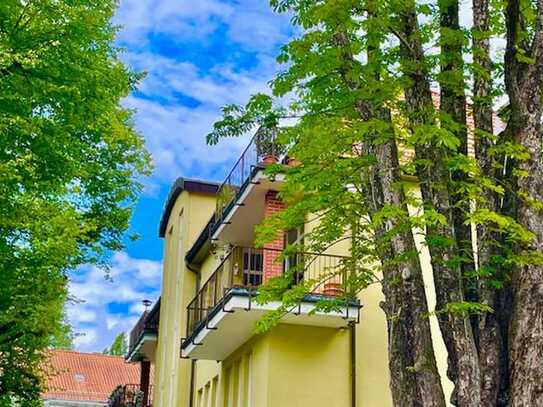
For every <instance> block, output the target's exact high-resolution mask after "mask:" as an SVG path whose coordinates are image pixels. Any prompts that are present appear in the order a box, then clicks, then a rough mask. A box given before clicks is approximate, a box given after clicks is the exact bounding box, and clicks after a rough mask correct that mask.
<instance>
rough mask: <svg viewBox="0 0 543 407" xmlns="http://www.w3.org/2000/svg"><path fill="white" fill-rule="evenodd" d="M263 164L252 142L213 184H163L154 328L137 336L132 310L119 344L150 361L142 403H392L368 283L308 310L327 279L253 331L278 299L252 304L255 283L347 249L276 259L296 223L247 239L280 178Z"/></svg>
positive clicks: (317, 267) (314, 265)
mask: <svg viewBox="0 0 543 407" xmlns="http://www.w3.org/2000/svg"><path fill="white" fill-rule="evenodd" d="M252 143H254V140H253V141H252ZM266 160H269V157H262V156H261V154H259V152H258V151H256V153H255V154H252V156H251V145H250V146H249V147H248V149H247V150H246V151H245V152H244V153H243V155H242V156H241V157H240V160H239V161H238V162H237V164H236V166H234V169H233V170H232V172H231V174H230V175H229V177H228V178H227V180H226V181H225V182H224V183H223V184H221V185H217V184H214V183H210V182H205V181H197V180H189V179H182V178H180V179H178V180H177V181H176V182H175V184H174V185H173V187H172V190H171V192H170V195H169V197H168V200H167V202H166V204H165V210H164V213H163V216H162V219H161V224H160V236H161V237H163V238H164V270H163V280H162V293H161V298H160V303H159V305H158V306H159V324H158V328H157V327H150V328H149V330H148V331H149V332H147V331H146V329H145V318H144V317H142V323H141V324H140V325H141V326H142V327H143V328H141V329H140V331H141V332H140V331H135V332H134V331H133V333H132V335H131V340H130V346H129V348H130V351H129V356H128V358H129V360H131V361H148V362H149V361H150V362H151V363H152V364H153V365H154V381H155V383H154V389H153V394H152V395H150V396H149V399H150V400H149V404H151V402H152V405H153V406H155V407H170V406H179V407H234V406H235V407H282V406H292V407H298V406H300V407H302V406H304V407H305V406H312V407H313V406H316V407H319V406H323V407H324V406H327V407H329V406H333V407H373V406H376V407H379V406H383V407H386V406H391V405H392V399H391V395H390V390H389V385H388V384H389V383H388V382H389V376H388V352H387V343H388V341H387V326H386V320H385V314H384V312H383V311H382V310H381V308H380V305H379V304H380V302H381V301H383V299H384V298H383V295H382V292H381V287H380V286H379V285H378V284H374V285H371V286H370V287H368V288H366V289H365V290H363V291H362V292H360V293H358V294H357V297H356V298H350V299H348V300H347V299H346V300H345V303H344V305H343V306H342V307H341V309H339V310H335V311H333V312H328V313H325V312H322V311H318V310H315V304H316V302H317V301H319V300H321V299H323V298H327V297H342V295H343V293H342V291H341V290H342V289H341V287H342V281H343V280H342V276H341V275H339V276H334V277H331V279H330V280H329V281H328V282H325V283H324V284H322V285H320V286H319V287H315V289H314V290H313V291H312V293H311V294H310V295H308V296H306V297H304V299H303V301H301V302H300V304H299V305H298V306H297V307H294V308H293V309H289V310H287V311H286V312H285V315H284V317H283V318H282V320H281V323H280V324H279V325H278V326H276V327H274V328H272V329H271V330H269V331H268V332H266V333H264V334H256V333H255V330H254V328H255V323H256V321H258V320H259V319H260V318H262V317H263V316H264V315H265V314H266V312H268V311H270V310H274V309H277V307H279V306H280V304H279V303H275V302H271V303H268V304H258V303H256V302H255V301H254V294H255V293H256V291H257V290H258V286H259V285H261V284H264V283H266V281H267V280H269V279H270V278H272V277H274V276H277V275H278V274H280V273H284V272H287V270H297V269H296V268H295V266H296V265H297V264H300V261H302V260H301V259H302V257H303V262H304V271H303V272H301V273H300V272H295V273H294V278H299V279H308V280H309V279H311V278H314V277H316V276H318V275H322V273H329V272H330V271H331V270H332V271H333V270H334V269H335V268H337V267H339V264H340V263H341V261H342V256H348V255H349V245H348V244H346V243H343V244H342V245H341V246H339V245H338V246H336V247H333V248H331V249H329V250H328V251H327V252H326V253H323V254H311V253H304V254H303V255H300V257H298V256H297V255H295V256H290V257H287V258H286V259H282V260H281V261H279V260H278V258H279V254H280V251H281V249H282V248H283V247H284V246H285V245H286V244H288V243H292V242H295V241H296V239H298V238H300V237H302V236H303V231H291V232H289V233H284V232H282V231H278V237H277V239H276V240H275V241H274V242H271V243H270V244H269V245H267V246H265V247H264V248H261V249H256V248H254V247H253V246H254V244H253V242H254V227H255V225H257V224H258V223H260V222H261V221H262V220H263V219H264V218H265V217H266V216H269V215H270V214H272V213H274V212H276V211H278V210H281V205H282V204H281V202H280V201H279V200H278V198H277V196H276V191H279V190H280V188H281V182H282V179H281V176H276V177H274V178H272V179H270V178H269V177H268V176H267V175H266V173H265V172H264V167H265V165H266ZM413 189H414V191H415V192H416V189H417V187H416V185H415V184H414V185H413ZM306 228H311V225H307V226H306ZM415 236H416V243H417V245H418V248H419V251H420V253H421V259H422V261H423V264H424V266H425V267H424V279H425V285H426V291H427V297H428V303H429V304H428V305H429V309H434V308H435V290H434V288H433V279H432V272H431V267H430V262H429V254H428V252H427V250H426V248H425V247H423V245H422V241H421V237H420V234H419V233H415ZM305 265H307V267H306V266H305ZM289 267H294V268H292V269H289ZM332 274H333V273H332ZM431 328H432V337H433V340H434V350H435V353H436V357H437V362H438V368H439V370H440V374H441V376H442V381H443V387H444V390H445V392H446V395H447V398H449V396H450V393H451V391H452V384H451V383H450V382H449V381H448V379H447V378H446V374H445V373H446V368H447V366H446V360H447V353H446V349H445V346H444V344H443V340H442V338H441V335H440V332H439V327H438V325H437V321H436V320H435V317H431ZM135 329H136V328H135Z"/></svg>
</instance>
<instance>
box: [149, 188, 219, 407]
mask: <svg viewBox="0 0 543 407" xmlns="http://www.w3.org/2000/svg"><path fill="white" fill-rule="evenodd" d="M214 209H215V197H214V196H210V195H203V194H195V193H188V192H187V191H183V192H182V193H181V194H180V195H179V197H178V198H177V200H176V202H175V205H174V207H173V209H172V211H171V214H170V217H169V220H168V225H167V227H166V236H165V238H164V266H163V267H164V269H163V277H162V299H161V304H160V324H159V337H158V338H159V339H158V344H157V354H156V355H157V356H156V361H157V362H156V366H155V393H154V401H153V405H154V406H157V407H170V406H188V405H189V404H188V403H189V384H190V363H191V362H190V361H187V360H184V359H180V357H179V347H180V338H181V337H182V336H184V335H185V330H186V317H187V314H186V312H185V310H186V307H187V304H188V302H189V301H190V300H191V299H192V298H193V296H194V292H195V289H196V275H195V273H194V272H192V271H190V270H188V269H187V267H186V264H185V253H186V251H187V250H188V249H189V248H190V247H191V245H192V244H193V243H194V241H195V240H196V238H197V237H198V235H199V233H200V232H201V230H202V228H203V227H204V225H205V224H206V222H207V221H208V220H209V218H210V217H211V214H212V213H213V210H214Z"/></svg>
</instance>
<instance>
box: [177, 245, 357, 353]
mask: <svg viewBox="0 0 543 407" xmlns="http://www.w3.org/2000/svg"><path fill="white" fill-rule="evenodd" d="M347 260H348V258H346V257H342V256H336V255H331V254H316V253H296V254H291V255H288V256H283V253H282V251H281V250H276V249H269V248H264V249H255V248H246V247H234V248H233V249H231V250H230V252H229V253H228V254H227V255H226V256H225V257H224V259H223V260H222V261H221V263H220V265H219V266H218V268H217V269H216V270H215V272H214V273H213V274H212V275H211V276H210V277H209V278H208V279H207V281H206V282H204V284H203V285H202V286H201V288H200V290H199V291H198V293H197V295H196V296H195V297H194V299H193V300H192V301H191V302H190V304H189V305H188V307H187V338H184V339H183V341H182V344H181V353H182V356H183V357H185V358H191V359H208V360H223V359H224V358H226V357H227V356H228V355H229V354H230V353H231V352H233V351H234V350H235V349H236V348H237V347H239V346H240V345H241V344H243V343H244V342H245V341H247V340H248V339H249V338H250V337H251V336H252V334H253V330H254V326H255V323H256V322H257V321H258V320H259V319H260V318H262V316H263V315H264V314H265V313H266V312H268V311H272V310H276V309H278V307H279V306H280V305H281V302H280V301H271V302H268V303H266V304H258V303H256V302H255V301H254V296H255V295H256V294H257V290H258V287H259V286H260V285H261V284H263V283H265V282H267V281H268V280H269V279H270V278H271V277H274V276H277V275H280V274H282V273H285V272H288V271H289V270H290V273H289V274H291V275H292V279H293V281H292V284H293V285H294V284H298V283H301V282H305V283H307V284H308V285H309V287H311V288H310V290H309V291H310V294H309V295H306V296H305V297H304V298H303V299H302V301H301V302H300V303H299V304H297V306H295V307H294V308H293V309H291V310H289V312H288V313H286V315H285V316H284V317H283V319H282V322H283V323H287V324H300V325H312V326H320V327H329V328H341V327H345V326H347V325H348V324H349V322H351V321H357V320H358V318H359V308H360V304H359V302H358V300H356V298H355V297H354V296H352V295H349V293H348V289H347V274H348V272H349V271H348V262H347ZM326 298H328V299H336V300H339V301H337V302H336V305H335V306H334V307H333V308H332V309H330V310H327V312H324V311H321V310H318V309H317V308H316V303H317V302H318V301H319V300H323V299H326ZM338 304H339V305H338Z"/></svg>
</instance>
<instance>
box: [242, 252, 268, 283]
mask: <svg viewBox="0 0 543 407" xmlns="http://www.w3.org/2000/svg"><path fill="white" fill-rule="evenodd" d="M263 260H264V259H263V255H262V250H258V249H250V248H246V249H243V285H244V286H246V287H256V286H259V285H260V284H262V271H263V265H264V261H263Z"/></svg>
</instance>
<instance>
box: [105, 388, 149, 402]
mask: <svg viewBox="0 0 543 407" xmlns="http://www.w3.org/2000/svg"><path fill="white" fill-rule="evenodd" d="M152 399H153V386H152V385H149V388H148V392H147V393H145V392H144V391H143V390H142V389H141V388H140V385H139V384H125V385H121V386H117V387H116V388H115V390H113V392H112V393H111V395H110V396H109V401H108V406H110V407H151V406H152V405H151V403H150V400H152Z"/></svg>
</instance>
